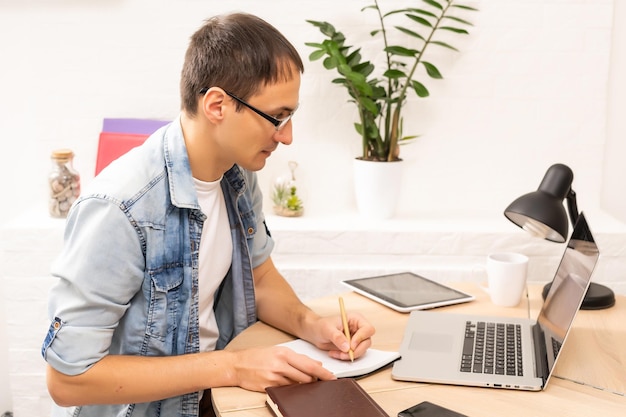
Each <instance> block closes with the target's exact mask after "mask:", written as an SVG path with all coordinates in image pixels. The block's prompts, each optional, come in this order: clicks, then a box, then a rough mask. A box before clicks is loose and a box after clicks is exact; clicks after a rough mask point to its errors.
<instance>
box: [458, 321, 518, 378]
mask: <svg viewBox="0 0 626 417" xmlns="http://www.w3.org/2000/svg"><path fill="white" fill-rule="evenodd" d="M461 372H473V373H484V374H496V375H517V376H523V375H524V372H523V366H522V326H521V325H519V324H506V323H491V322H482V321H481V322H471V321H468V322H466V323H465V342H464V343H463V355H462V358H461Z"/></svg>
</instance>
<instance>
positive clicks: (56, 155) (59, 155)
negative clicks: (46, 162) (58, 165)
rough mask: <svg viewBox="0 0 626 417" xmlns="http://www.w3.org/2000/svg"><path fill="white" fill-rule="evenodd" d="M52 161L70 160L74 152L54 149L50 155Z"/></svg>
mask: <svg viewBox="0 0 626 417" xmlns="http://www.w3.org/2000/svg"><path fill="white" fill-rule="evenodd" d="M50 157H51V158H52V159H59V160H61V159H65V160H67V159H72V158H73V157H74V152H73V151H72V150H71V149H55V150H54V151H52V153H51V154H50Z"/></svg>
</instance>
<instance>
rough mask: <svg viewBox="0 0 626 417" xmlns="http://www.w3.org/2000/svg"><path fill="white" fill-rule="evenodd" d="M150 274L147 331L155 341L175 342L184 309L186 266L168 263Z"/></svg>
mask: <svg viewBox="0 0 626 417" xmlns="http://www.w3.org/2000/svg"><path fill="white" fill-rule="evenodd" d="M149 274H150V299H149V305H148V320H147V329H146V333H147V334H148V336H150V337H151V338H152V339H154V340H155V341H158V342H161V343H168V344H169V343H172V344H173V343H175V340H176V332H177V330H178V326H179V322H180V320H181V315H182V311H183V308H182V306H181V303H184V300H183V297H182V291H183V285H182V284H183V281H184V268H183V266H182V265H168V266H166V267H163V268H160V269H157V270H152V271H149ZM159 344H160V343H157V345H159ZM159 350H160V349H159Z"/></svg>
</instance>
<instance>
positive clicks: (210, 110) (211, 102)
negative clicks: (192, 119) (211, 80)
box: [198, 87, 227, 124]
mask: <svg viewBox="0 0 626 417" xmlns="http://www.w3.org/2000/svg"><path fill="white" fill-rule="evenodd" d="M226 97H227V96H226V93H225V92H224V90H222V89H221V88H218V87H211V88H209V90H208V91H207V92H206V94H205V95H204V97H202V99H201V100H200V106H199V108H198V110H199V111H201V112H202V113H204V116H205V117H206V118H207V119H208V120H209V121H210V122H211V123H214V124H218V123H220V122H221V121H222V119H223V118H224V112H223V105H224V101H225V100H226Z"/></svg>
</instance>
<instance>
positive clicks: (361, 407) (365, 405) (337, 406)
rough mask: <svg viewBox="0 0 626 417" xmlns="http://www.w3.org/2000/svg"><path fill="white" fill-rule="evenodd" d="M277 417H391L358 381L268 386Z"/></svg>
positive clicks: (271, 406) (342, 379)
mask: <svg viewBox="0 0 626 417" xmlns="http://www.w3.org/2000/svg"><path fill="white" fill-rule="evenodd" d="M265 392H266V393H267V404H268V405H269V407H270V408H271V409H272V411H273V412H274V414H275V415H276V416H277V417H389V415H388V414H387V413H385V412H384V411H383V409H382V408H381V407H380V406H379V405H378V404H377V403H376V402H375V401H374V400H373V399H372V397H370V396H369V394H368V393H367V392H365V390H363V388H361V386H360V385H359V384H358V382H356V381H355V380H354V379H350V378H341V379H335V380H331V381H316V382H311V383H308V384H293V385H283V386H278V387H267V388H266V389H265Z"/></svg>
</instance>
